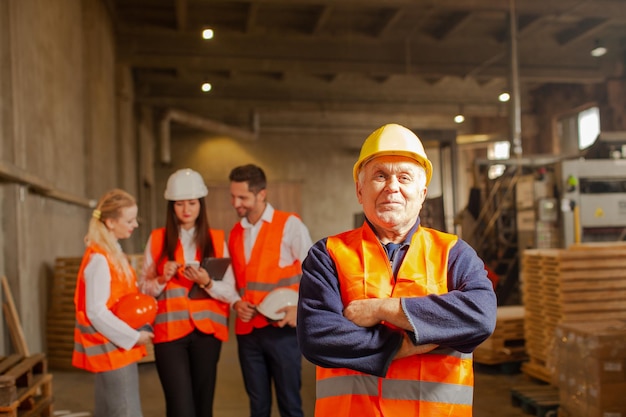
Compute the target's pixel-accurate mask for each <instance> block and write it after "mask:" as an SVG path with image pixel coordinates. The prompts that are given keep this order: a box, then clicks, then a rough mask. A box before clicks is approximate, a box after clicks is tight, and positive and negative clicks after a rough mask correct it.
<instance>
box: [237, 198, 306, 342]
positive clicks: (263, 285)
mask: <svg viewBox="0 0 626 417" xmlns="http://www.w3.org/2000/svg"><path fill="white" fill-rule="evenodd" d="M290 216H295V214H292V213H287V212H284V211H279V210H274V216H273V217H272V221H271V223H268V222H263V224H262V225H261V230H260V231H259V234H258V236H257V238H256V241H255V242H254V248H252V253H251V254H250V261H249V262H248V263H247V264H246V257H245V255H244V246H243V243H244V241H243V240H244V229H243V227H242V226H241V223H237V224H236V225H235V226H234V227H233V230H231V232H230V237H229V239H228V251H229V252H230V256H231V258H232V265H233V272H234V273H235V279H236V281H237V289H238V290H239V295H240V296H241V299H242V300H244V301H248V302H249V303H252V304H254V305H259V303H260V302H261V301H263V298H265V296H266V295H267V294H269V292H270V291H272V290H274V289H276V288H291V289H293V290H296V291H298V289H299V288H300V278H301V277H302V267H301V266H300V261H297V260H296V261H295V262H294V263H293V264H291V265H288V266H286V267H284V268H281V267H280V266H279V261H280V246H281V242H282V240H283V230H284V229H285V223H287V219H288V218H289V217H290ZM269 324H270V322H269V321H268V320H267V319H266V318H265V316H263V315H262V314H256V315H255V316H254V317H253V318H252V320H250V321H249V322H243V321H241V320H240V319H239V317H237V319H236V320H235V333H236V334H248V333H250V332H252V330H253V329H255V328H261V327H265V326H267V325H269Z"/></svg>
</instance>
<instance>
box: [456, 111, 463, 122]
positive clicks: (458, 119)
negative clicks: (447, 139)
mask: <svg viewBox="0 0 626 417" xmlns="http://www.w3.org/2000/svg"><path fill="white" fill-rule="evenodd" d="M464 121H465V116H463V115H462V114H460V113H459V114H457V115H456V116H454V123H463V122H464Z"/></svg>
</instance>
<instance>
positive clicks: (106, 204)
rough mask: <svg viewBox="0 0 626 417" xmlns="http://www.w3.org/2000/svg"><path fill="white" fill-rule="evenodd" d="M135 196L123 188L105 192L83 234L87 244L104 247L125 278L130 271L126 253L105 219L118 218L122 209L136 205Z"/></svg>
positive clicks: (128, 276)
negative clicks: (108, 227) (85, 233)
mask: <svg viewBox="0 0 626 417" xmlns="http://www.w3.org/2000/svg"><path fill="white" fill-rule="evenodd" d="M136 205H137V203H136V201H135V198H134V197H133V196H132V195H130V194H128V193H127V192H126V191H124V190H120V189H117V188H116V189H113V190H111V191H108V192H107V193H105V194H104V195H103V196H102V197H101V198H100V200H99V201H98V204H97V206H96V208H95V210H94V211H93V213H92V216H91V219H90V220H89V230H88V231H87V235H86V236H85V244H86V245H87V246H89V245H91V244H96V245H98V246H100V247H101V248H102V249H104V250H105V251H106V252H107V253H108V254H109V257H110V259H111V261H112V263H113V265H114V267H115V268H116V269H117V271H118V272H119V273H121V274H123V275H124V276H125V277H126V279H127V280H129V281H130V280H131V277H132V271H131V269H130V265H129V263H128V258H127V257H126V254H125V253H124V252H123V251H122V249H121V248H120V246H119V244H118V243H117V239H115V237H114V236H113V235H112V234H111V232H109V229H107V227H106V224H105V221H106V220H107V219H112V220H115V219H118V218H119V217H120V216H121V215H122V209H125V208H128V207H133V206H136Z"/></svg>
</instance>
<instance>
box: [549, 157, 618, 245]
mask: <svg viewBox="0 0 626 417" xmlns="http://www.w3.org/2000/svg"><path fill="white" fill-rule="evenodd" d="M561 180H562V183H563V184H562V190H563V191H562V198H561V204H560V206H561V207H560V209H561V212H562V216H561V227H562V230H563V246H564V247H565V248H567V247H569V246H570V245H572V244H573V243H580V242H610V241H620V240H624V237H626V159H622V158H619V159H608V158H607V159H582V158H581V159H575V160H567V161H562V163H561Z"/></svg>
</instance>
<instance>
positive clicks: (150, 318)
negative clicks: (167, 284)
mask: <svg viewBox="0 0 626 417" xmlns="http://www.w3.org/2000/svg"><path fill="white" fill-rule="evenodd" d="M111 311H112V312H113V314H115V315H116V316H117V317H119V318H120V319H122V320H123V321H125V322H126V324H128V325H129V326H130V327H132V328H133V329H139V328H140V327H142V326H144V325H146V324H150V325H151V324H152V323H153V322H154V319H155V318H156V314H157V302H156V300H155V299H154V297H151V296H149V295H146V294H142V293H139V292H138V293H134V294H127V295H125V296H123V297H122V298H120V299H119V300H118V301H117V303H115V304H114V305H113V307H112V308H111Z"/></svg>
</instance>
